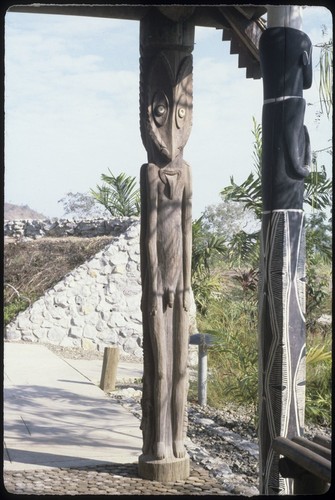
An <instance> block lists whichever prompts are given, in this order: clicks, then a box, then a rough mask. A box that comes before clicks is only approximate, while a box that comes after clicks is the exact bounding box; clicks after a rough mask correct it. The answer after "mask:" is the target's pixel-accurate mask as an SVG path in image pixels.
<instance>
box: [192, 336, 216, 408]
mask: <svg viewBox="0 0 335 500" xmlns="http://www.w3.org/2000/svg"><path fill="white" fill-rule="evenodd" d="M189 343H190V344H191V345H197V346H198V403H199V405H200V406H206V405H207V349H208V346H211V345H213V344H214V336H213V335H211V334H209V333H194V334H193V335H191V336H190V341H189Z"/></svg>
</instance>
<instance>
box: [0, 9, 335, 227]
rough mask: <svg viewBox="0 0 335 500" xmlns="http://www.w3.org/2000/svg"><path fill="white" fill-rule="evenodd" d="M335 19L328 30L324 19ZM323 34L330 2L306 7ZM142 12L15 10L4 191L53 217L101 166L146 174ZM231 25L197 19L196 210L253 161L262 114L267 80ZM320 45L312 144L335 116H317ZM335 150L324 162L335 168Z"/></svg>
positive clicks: (9, 31)
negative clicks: (94, 14) (254, 75)
mask: <svg viewBox="0 0 335 500" xmlns="http://www.w3.org/2000/svg"><path fill="white" fill-rule="evenodd" d="M323 25H325V26H326V27H327V30H328V35H327V36H324V37H323V36H322V26H323ZM303 31H305V33H307V35H308V36H309V37H310V39H311V40H312V43H313V45H316V44H319V43H322V42H324V41H328V40H329V38H331V36H332V15H331V12H330V11H329V10H328V9H327V8H325V7H316V6H309V7H307V8H305V9H304V10H303ZM138 40H139V22H137V21H122V20H117V19H99V18H88V17H79V16H59V15H45V14H23V13H13V12H7V13H6V16H5V178H4V180H5V192H4V194H5V201H6V202H8V203H14V204H17V205H26V204H27V205H29V207H30V208H32V209H34V210H36V211H38V212H41V213H43V214H44V215H45V216H47V217H62V216H64V209H63V204H62V203H59V200H60V199H62V198H64V196H66V194H67V193H69V192H72V193H77V192H80V193H86V192H89V190H90V188H95V187H96V185H97V184H101V174H103V173H105V174H107V173H108V169H110V170H111V171H112V172H113V174H115V175H118V174H119V173H121V172H125V173H126V174H127V175H131V176H134V177H136V179H139V171H140V167H141V165H142V164H143V163H146V161H147V155H146V150H145V149H144V146H143V144H142V141H141V137H140V130H139V46H138ZM229 50H230V44H229V42H223V41H222V30H216V29H215V28H201V27H196V31H195V47H194V51H193V65H194V69H193V87H194V88H193V127H192V132H191V136H190V138H189V140H188V143H187V144H186V146H185V148H184V155H183V156H184V160H185V161H186V162H187V163H189V164H190V165H191V167H192V175H193V218H194V219H195V218H198V217H199V216H200V215H201V214H202V212H203V211H204V209H205V208H206V206H208V205H212V204H216V203H219V202H220V201H221V200H220V191H221V190H222V189H223V188H224V187H226V186H227V185H228V184H229V183H230V177H231V176H233V177H234V181H235V182H237V183H240V182H242V181H243V180H245V179H246V177H247V175H248V174H249V173H250V172H251V171H252V169H253V159H252V151H253V140H254V138H253V135H252V126H253V123H252V120H253V117H255V119H256V121H257V123H261V116H262V101H263V83H262V80H261V79H260V80H252V79H247V78H246V74H245V69H244V68H241V69H239V68H238V61H237V59H238V56H237V55H230V53H229ZM318 60H319V49H318V48H317V47H314V48H313V66H314V75H313V86H312V88H311V89H308V90H305V91H304V98H305V100H306V102H307V104H310V103H311V104H313V105H308V106H307V108H306V114H305V124H306V125H307V127H308V130H309V134H310V137H311V143H312V149H313V150H320V149H323V148H325V147H327V146H329V145H331V142H330V141H331V138H332V120H331V119H327V118H326V117H325V116H323V117H322V118H321V120H320V122H319V123H317V121H316V112H317V110H318V109H319V108H318V106H317V102H318V79H319V68H318V66H317V63H318ZM331 160H332V157H331V156H330V155H329V154H327V153H319V156H318V164H319V165H321V164H325V166H326V168H327V172H328V175H329V176H331V174H332V165H331Z"/></svg>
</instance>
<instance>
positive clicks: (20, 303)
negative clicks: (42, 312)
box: [4, 298, 29, 325]
mask: <svg viewBox="0 0 335 500" xmlns="http://www.w3.org/2000/svg"><path fill="white" fill-rule="evenodd" d="M28 306H29V301H28V300H27V299H24V298H17V299H14V300H13V301H12V302H11V303H10V304H5V306H4V324H5V325H8V323H10V322H11V321H13V319H15V317H16V315H17V314H18V313H19V312H21V311H24V310H25V309H27V307H28Z"/></svg>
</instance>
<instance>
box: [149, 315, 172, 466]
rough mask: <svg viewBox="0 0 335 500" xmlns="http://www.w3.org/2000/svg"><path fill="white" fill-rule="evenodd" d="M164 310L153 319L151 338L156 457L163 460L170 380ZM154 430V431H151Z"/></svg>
mask: <svg viewBox="0 0 335 500" xmlns="http://www.w3.org/2000/svg"><path fill="white" fill-rule="evenodd" d="M163 323H164V321H163V312H162V308H161V307H159V308H158V311H157V314H156V315H155V316H153V317H152V320H151V340H152V345H153V355H154V356H153V357H154V360H153V362H154V366H155V376H154V379H153V380H152V381H151V383H153V384H155V387H154V409H155V417H154V424H155V425H154V428H155V436H156V437H155V440H154V450H153V451H154V457H155V458H156V459H157V460H161V459H163V458H165V457H166V444H165V443H166V422H167V407H168V397H167V394H168V380H167V363H166V362H167V359H166V358H167V357H166V348H167V346H166V342H165V335H164V328H163ZM151 432H152V431H151Z"/></svg>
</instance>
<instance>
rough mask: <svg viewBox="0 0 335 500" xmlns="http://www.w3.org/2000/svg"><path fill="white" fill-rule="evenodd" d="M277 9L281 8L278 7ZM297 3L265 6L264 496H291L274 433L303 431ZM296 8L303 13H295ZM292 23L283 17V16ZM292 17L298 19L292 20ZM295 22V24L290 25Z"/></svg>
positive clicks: (307, 72)
mask: <svg viewBox="0 0 335 500" xmlns="http://www.w3.org/2000/svg"><path fill="white" fill-rule="evenodd" d="M276 9H279V10H276ZM299 9H300V8H299V7H296V6H281V7H273V6H270V7H269V8H268V29H266V31H265V32H264V33H263V35H262V36H261V39H260V47H259V48H260V58H261V68H262V76H263V85H264V106H263V118H262V125H263V126H262V130H263V156H262V168H263V173H262V189H263V210H264V212H263V220H262V243H261V252H262V254H261V259H262V260H261V283H260V296H259V318H260V372H259V373H260V374H259V376H260V396H259V405H260V422H259V430H260V494H290V493H293V491H292V480H291V479H287V478H282V477H280V474H279V470H278V461H279V455H278V454H277V453H275V452H274V450H273V448H272V443H273V440H274V438H275V437H277V436H283V437H288V438H292V437H293V436H299V435H301V434H302V433H303V428H304V412H305V360H306V352H305V318H304V313H305V241H304V214H303V210H302V208H303V191H304V177H305V176H306V175H308V173H309V166H310V159H311V158H310V144H309V137H308V132H307V129H306V127H305V126H304V124H303V121H304V113H305V100H304V99H303V89H306V88H309V87H310V86H311V83H312V66H311V50H312V45H311V41H310V40H309V38H308V36H307V35H306V34H305V33H303V32H302V31H300V29H301V18H300V17H299ZM296 10H298V15H292V12H293V11H294V13H295V14H297V13H296ZM285 16H287V18H288V23H286V22H285V19H286V17H285ZM292 23H294V24H292ZM291 26H293V27H291Z"/></svg>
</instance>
